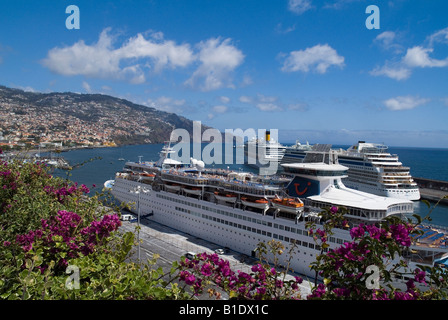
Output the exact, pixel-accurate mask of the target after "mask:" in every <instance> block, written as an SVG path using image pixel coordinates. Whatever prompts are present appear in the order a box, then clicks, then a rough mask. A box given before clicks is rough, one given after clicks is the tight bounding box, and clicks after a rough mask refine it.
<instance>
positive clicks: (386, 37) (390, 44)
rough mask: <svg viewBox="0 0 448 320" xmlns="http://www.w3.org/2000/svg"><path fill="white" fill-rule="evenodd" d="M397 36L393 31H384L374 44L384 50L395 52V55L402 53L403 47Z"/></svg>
mask: <svg viewBox="0 0 448 320" xmlns="http://www.w3.org/2000/svg"><path fill="white" fill-rule="evenodd" d="M396 39H397V34H396V33H395V32H393V31H384V32H382V33H380V34H379V35H377V36H376V38H375V39H374V40H373V42H374V43H375V44H377V45H379V46H380V47H381V48H383V49H384V50H393V51H394V52H395V53H400V52H402V50H403V47H402V45H400V44H398V43H397V41H396Z"/></svg>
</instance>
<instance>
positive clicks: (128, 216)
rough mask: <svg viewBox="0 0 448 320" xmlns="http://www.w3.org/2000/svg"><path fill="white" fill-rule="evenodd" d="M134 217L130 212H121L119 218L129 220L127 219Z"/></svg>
mask: <svg viewBox="0 0 448 320" xmlns="http://www.w3.org/2000/svg"><path fill="white" fill-rule="evenodd" d="M133 218H134V217H133V216H132V214H127V213H126V214H122V215H121V218H120V219H121V220H122V221H129V220H132V219H133Z"/></svg>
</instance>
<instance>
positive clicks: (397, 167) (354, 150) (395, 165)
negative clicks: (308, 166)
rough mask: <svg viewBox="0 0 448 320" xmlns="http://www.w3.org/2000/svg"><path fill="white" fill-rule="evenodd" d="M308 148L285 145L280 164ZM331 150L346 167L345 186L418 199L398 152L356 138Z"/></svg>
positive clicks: (300, 155) (296, 159) (299, 157)
mask: <svg viewBox="0 0 448 320" xmlns="http://www.w3.org/2000/svg"><path fill="white" fill-rule="evenodd" d="M309 150H310V146H309V145H300V144H296V145H295V146H291V147H287V148H286V150H285V155H284V156H283V159H282V161H281V163H282V164H285V163H294V162H300V161H302V159H303V158H304V157H305V155H306V153H307V151H309ZM334 150H335V151H336V154H337V156H338V159H339V163H340V164H342V165H344V166H346V167H348V169H349V170H348V174H347V177H346V178H344V179H343V180H342V181H343V183H344V185H345V186H346V187H348V188H352V189H355V190H360V191H364V192H368V193H373V194H376V195H379V196H384V197H393V198H399V199H407V200H419V199H420V191H419V188H418V186H417V183H416V182H415V181H414V180H413V178H412V176H411V174H410V168H409V167H405V166H403V164H402V163H401V162H400V161H399V159H398V155H392V154H390V153H388V152H387V147H386V146H384V145H382V144H375V143H366V142H364V141H359V142H358V143H357V144H356V145H353V146H351V147H350V148H348V149H347V150H344V149H334Z"/></svg>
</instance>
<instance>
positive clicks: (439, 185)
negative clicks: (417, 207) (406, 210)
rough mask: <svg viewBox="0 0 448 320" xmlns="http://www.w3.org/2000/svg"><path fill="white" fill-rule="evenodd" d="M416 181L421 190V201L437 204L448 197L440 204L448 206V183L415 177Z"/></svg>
mask: <svg viewBox="0 0 448 320" xmlns="http://www.w3.org/2000/svg"><path fill="white" fill-rule="evenodd" d="M414 181H415V182H416V183H417V185H418V187H419V189H420V197H421V199H423V200H428V201H433V202H437V201H439V200H440V199H441V198H443V197H445V196H447V198H445V199H442V200H441V201H440V203H443V204H448V181H441V180H433V179H426V178H415V177H414Z"/></svg>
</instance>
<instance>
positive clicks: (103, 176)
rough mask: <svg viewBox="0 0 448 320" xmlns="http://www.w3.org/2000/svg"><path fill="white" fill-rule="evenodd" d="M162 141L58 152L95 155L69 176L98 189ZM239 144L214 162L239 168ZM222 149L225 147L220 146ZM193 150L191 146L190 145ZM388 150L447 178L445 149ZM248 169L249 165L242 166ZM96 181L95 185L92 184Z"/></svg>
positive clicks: (421, 173)
mask: <svg viewBox="0 0 448 320" xmlns="http://www.w3.org/2000/svg"><path fill="white" fill-rule="evenodd" d="M162 147H163V145H162V144H152V145H150V144H148V145H134V146H123V147H118V148H98V149H83V150H74V151H68V152H64V153H61V156H63V157H64V158H65V159H66V160H67V161H68V162H69V163H70V164H71V165H75V164H77V163H82V162H84V161H87V160H89V159H93V158H100V159H95V160H93V161H90V162H86V163H85V164H84V165H82V166H80V167H78V168H76V169H73V170H72V171H71V176H69V177H68V178H69V179H70V180H72V181H75V182H78V184H82V183H83V184H85V185H87V186H88V187H89V188H91V193H93V194H94V193H95V192H96V191H98V192H100V191H101V189H102V187H103V184H104V182H105V181H106V180H109V179H113V178H114V176H115V172H116V171H119V170H121V169H122V168H123V166H124V161H119V160H118V159H119V158H120V157H123V158H124V159H126V161H128V160H130V161H138V160H139V156H142V157H141V159H142V161H156V160H158V158H159V152H160V150H161V149H162ZM333 147H335V148H339V147H342V148H348V147H349V146H336V145H335V146H333ZM238 149H239V148H234V149H233V150H234V152H233V159H234V160H233V164H231V165H227V164H226V165H224V164H217V165H214V166H215V167H219V168H226V167H227V166H229V167H230V169H238V168H239V167H241V165H239V164H237V162H241V161H242V159H241V158H240V157H238V158H237V155H239V153H238ZM222 150H223V152H224V148H222ZM191 152H192V149H191ZM389 152H391V153H392V154H397V155H398V156H399V159H400V161H401V162H402V163H403V165H405V166H409V167H410V168H411V174H412V176H414V177H421V178H428V179H435V180H444V181H448V149H429V148H407V147H390V148H389ZM244 170H248V168H244ZM54 174H55V175H56V176H59V177H63V178H65V177H66V174H67V171H63V170H59V169H57V170H55V172H54ZM93 185H96V187H94V188H93V187H92V186H93ZM415 212H416V213H418V214H419V215H420V216H422V217H423V216H426V215H427V213H428V208H427V206H426V205H425V204H424V203H421V202H419V201H417V202H415ZM431 217H432V223H433V224H434V225H441V226H446V227H448V206H446V205H439V206H438V207H436V208H435V209H434V210H433V212H432V213H431Z"/></svg>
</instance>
